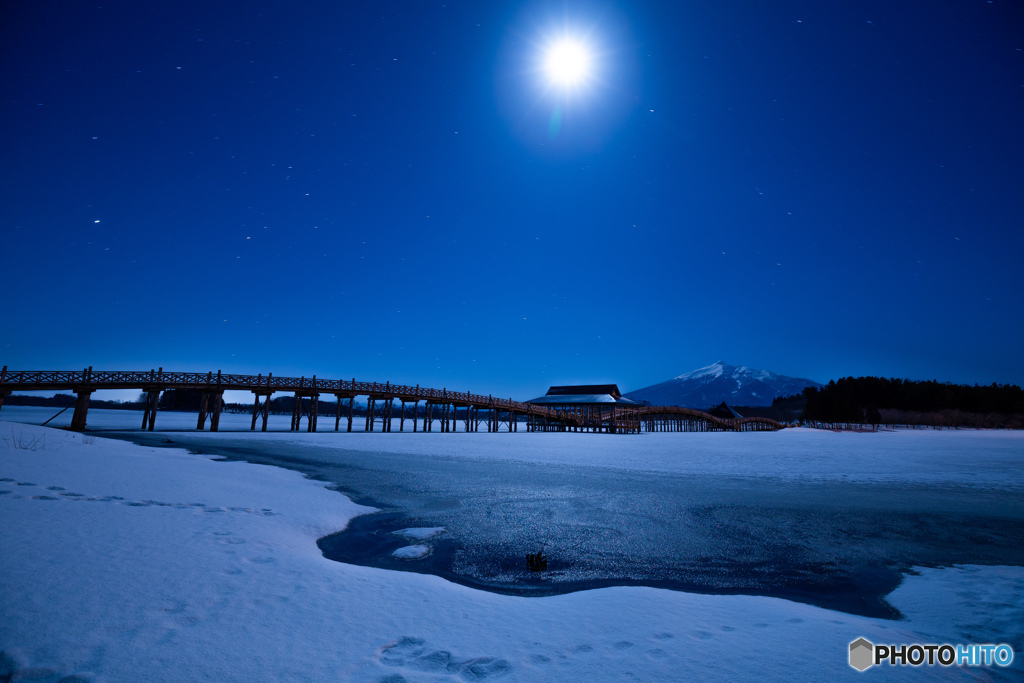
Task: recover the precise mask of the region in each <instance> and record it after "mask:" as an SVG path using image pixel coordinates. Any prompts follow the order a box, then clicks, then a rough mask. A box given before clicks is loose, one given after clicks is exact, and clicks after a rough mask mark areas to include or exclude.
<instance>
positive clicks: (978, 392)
mask: <svg viewBox="0 0 1024 683" xmlns="http://www.w3.org/2000/svg"><path fill="white" fill-rule="evenodd" d="M803 397H804V399H806V401H807V404H806V406H805V407H804V415H803V419H804V421H806V422H809V423H811V424H813V425H817V426H824V427H843V426H849V425H851V424H861V425H864V424H868V425H873V426H877V425H889V426H893V427H894V426H896V425H907V426H930V427H953V428H957V427H988V428H1009V429H1022V428H1024V390H1022V389H1021V388H1020V387H1018V386H1016V385H1012V384H992V385H989V386H979V385H977V384H975V385H973V386H971V385H966V384H948V383H942V382H936V381H927V382H915V381H911V380H905V379H885V378H883V377H856V378H855V377H847V378H845V379H840V380H838V381H835V380H833V381H831V382H829V383H828V385H827V386H824V387H821V388H820V389H819V388H816V387H808V388H806V389H804V391H803Z"/></svg>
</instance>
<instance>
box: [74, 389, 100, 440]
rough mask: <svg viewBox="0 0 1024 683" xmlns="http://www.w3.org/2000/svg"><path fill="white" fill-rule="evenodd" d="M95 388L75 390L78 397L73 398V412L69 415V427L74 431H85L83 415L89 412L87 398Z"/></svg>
mask: <svg viewBox="0 0 1024 683" xmlns="http://www.w3.org/2000/svg"><path fill="white" fill-rule="evenodd" d="M93 391H95V389H81V390H78V391H76V392H75V394H77V395H78V398H77V399H76V400H75V412H74V414H73V415H72V416H71V429H72V431H76V432H84V431H85V417H86V415H87V414H88V412H89V398H90V397H91V396H92V392H93Z"/></svg>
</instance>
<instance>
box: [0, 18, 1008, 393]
mask: <svg viewBox="0 0 1024 683" xmlns="http://www.w3.org/2000/svg"><path fill="white" fill-rule="evenodd" d="M12 5H15V6H13V7H12ZM1022 29H1024V21H1022V10H1021V6H1020V4H1019V3H1015V2H1010V1H1007V0H995V1H994V2H988V1H986V0H971V1H952V0H939V1H937V2H929V3H921V2H918V1H914V2H910V1H908V0H897V1H895V2H892V1H887V2H884V3H883V2H864V1H861V0H857V1H856V2H853V1H850V2H827V3H822V2H798V1H793V0H785V1H782V2H772V3H745V2H736V1H733V0H715V1H714V2H710V1H707V2H677V1H675V0H671V1H670V0H646V1H645V0H631V1H630V2H568V3H557V2H544V3H540V2H538V3H511V2H509V3H501V2H488V3H481V2H463V1H461V0H444V1H443V2H429V3H425V2H406V3H403V2H361V3H351V2H309V3H299V4H295V3H284V2H260V1H252V0H247V1H246V2H208V1H206V2H180V1H176V2H137V1H134V0H133V1H132V2H120V1H118V2H109V1H107V0H95V2H91V3H66V2H61V3H57V2H49V1H47V0H39V1H34V2H21V3H16V4H15V3H11V4H8V5H7V7H6V9H5V10H4V15H3V17H2V21H0V30H2V38H3V40H2V47H0V49H2V54H3V64H4V66H5V69H4V70H5V79H4V80H5V87H4V92H3V98H4V113H5V119H6V123H7V125H6V131H7V134H6V136H5V141H4V145H3V147H2V155H3V168H4V170H5V173H4V176H5V181H4V183H3V185H2V195H0V206H2V214H0V217H2V227H0V230H2V253H3V273H4V287H5V289H4V295H3V302H4V305H3V315H2V317H0V320H2V322H0V350H2V354H0V356H2V359H0V363H2V364H6V365H8V366H10V367H12V368H26V369H36V368H38V369H55V368H77V367H83V366H86V365H93V366H95V367H97V368H126V369H128V368H132V369H135V368H144V369H148V368H150V367H156V366H163V367H164V368H167V369H189V370H217V369H222V370H224V371H225V372H229V371H244V372H264V373H266V372H268V371H270V372H274V373H275V374H280V375H283V374H296V375H297V374H306V375H310V374H313V373H316V374H318V375H320V376H322V377H353V376H354V377H356V378H359V379H367V380H380V381H384V380H390V381H392V382H401V383H405V382H408V383H413V384H415V383H420V384H422V385H429V386H446V387H448V388H453V389H458V390H472V391H476V392H481V393H494V394H500V395H504V396H513V397H515V398H518V399H526V398H532V397H533V396H535V395H539V394H541V393H543V391H544V390H545V389H546V388H547V386H548V385H549V384H561V383H584V382H586V383H590V382H604V381H609V382H617V383H618V384H619V386H620V387H621V388H622V390H623V391H627V390H631V389H637V388H640V387H643V386H646V385H649V384H653V383H656V382H659V381H663V380H665V379H668V378H669V377H672V376H675V375H678V374H680V373H683V372H686V371H688V370H692V369H693V368H696V367H699V366H703V365H708V364H710V363H712V362H714V361H716V360H720V359H721V360H724V361H726V362H728V363H732V364H737V365H750V366H754V367H760V368H766V369H770V370H773V371H776V372H781V373H784V374H788V375H795V376H801V377H810V378H812V379H816V380H819V381H827V380H828V379H830V378H835V377H840V376H846V375H862V374H872V375H885V376H900V377H910V378H915V379H933V378H934V379H939V380H945V381H955V382H972V383H973V382H980V383H991V382H993V381H998V382H1001V383H1002V382H1013V383H1018V384H1024V354H1022V353H1021V349H1022V348H1024V296H1022V292H1024V276H1022V273H1024V268H1022V263H1021V262H1022V255H1024V248H1022V247H1024V237H1022V229H1021V228H1022V226H1024V212H1022V199H1024V167H1022V159H1024V125H1022V123H1024V52H1022V49H1024V30H1022ZM565 31H572V32H579V33H581V34H584V35H586V36H588V39H589V41H590V42H591V44H592V45H593V46H595V49H596V51H597V52H598V57H597V59H596V64H595V68H596V71H595V74H594V78H593V80H592V81H591V83H590V85H589V87H588V88H586V89H584V90H582V91H580V92H576V93H569V94H566V93H562V92H558V91H555V90H553V89H552V88H551V87H550V86H549V84H548V83H547V82H546V81H545V80H544V78H543V76H542V74H540V73H538V72H537V70H536V66H537V63H538V59H539V56H538V55H539V54H540V51H541V47H542V46H543V45H544V42H545V41H546V40H547V39H549V38H550V36H552V35H556V34H558V33H562V32H565ZM556 108H558V110H559V112H560V125H559V126H557V130H555V128H556V126H554V125H553V122H552V115H553V113H554V111H555V109H556ZM97 221H99V222H97Z"/></svg>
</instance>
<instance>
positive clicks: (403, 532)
mask: <svg viewBox="0 0 1024 683" xmlns="http://www.w3.org/2000/svg"><path fill="white" fill-rule="evenodd" d="M444 531H445V529H444V527H443V526H432V527H418V528H411V529H399V530H398V531H392V532H391V533H393V534H396V535H398V536H405V537H406V538H414V539H416V540H417V541H425V540H427V539H428V538H433V537H434V536H437V535H438V534H443V533H444Z"/></svg>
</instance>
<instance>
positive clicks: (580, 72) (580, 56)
mask: <svg viewBox="0 0 1024 683" xmlns="http://www.w3.org/2000/svg"><path fill="white" fill-rule="evenodd" d="M592 63H593V55H592V53H591V51H590V48H589V47H588V46H587V45H586V44H585V43H584V42H583V41H581V40H577V39H573V38H563V39H561V40H558V41H557V42H555V43H553V44H551V45H550V46H549V47H548V49H547V50H546V51H545V53H544V62H543V69H544V72H545V73H546V74H547V77H548V80H549V81H550V82H551V84H552V85H555V86H559V87H562V88H572V87H575V86H579V85H582V84H583V83H584V82H586V81H587V80H588V79H589V78H590V76H591V66H592Z"/></svg>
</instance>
